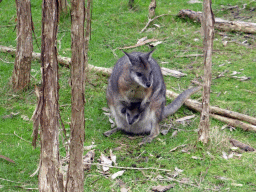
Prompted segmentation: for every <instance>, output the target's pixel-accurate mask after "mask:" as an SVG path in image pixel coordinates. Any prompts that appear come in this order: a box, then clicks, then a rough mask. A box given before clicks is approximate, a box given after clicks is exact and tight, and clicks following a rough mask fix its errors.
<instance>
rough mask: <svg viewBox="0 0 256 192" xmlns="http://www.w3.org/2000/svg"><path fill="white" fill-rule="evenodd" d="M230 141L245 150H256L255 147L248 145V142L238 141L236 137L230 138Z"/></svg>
mask: <svg viewBox="0 0 256 192" xmlns="http://www.w3.org/2000/svg"><path fill="white" fill-rule="evenodd" d="M229 141H230V143H232V145H233V146H235V147H239V148H240V149H242V150H244V151H255V149H254V148H252V147H251V146H249V145H246V144H244V143H242V142H240V141H237V140H235V139H230V140H229Z"/></svg>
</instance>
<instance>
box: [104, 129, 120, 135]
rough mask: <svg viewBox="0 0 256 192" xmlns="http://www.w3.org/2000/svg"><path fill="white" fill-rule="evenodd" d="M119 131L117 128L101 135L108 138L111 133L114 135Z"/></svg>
mask: <svg viewBox="0 0 256 192" xmlns="http://www.w3.org/2000/svg"><path fill="white" fill-rule="evenodd" d="M119 130H121V129H120V128H118V127H117V128H114V129H111V130H109V131H106V132H104V133H103V135H105V136H106V137H109V136H110V135H112V134H113V133H115V132H117V131H119Z"/></svg>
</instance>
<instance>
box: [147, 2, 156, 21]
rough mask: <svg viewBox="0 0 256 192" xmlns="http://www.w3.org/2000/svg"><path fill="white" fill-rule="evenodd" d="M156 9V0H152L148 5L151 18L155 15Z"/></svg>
mask: <svg viewBox="0 0 256 192" xmlns="http://www.w3.org/2000/svg"><path fill="white" fill-rule="evenodd" d="M155 9H156V0H151V3H150V4H149V7H148V17H149V18H150V19H151V18H153V17H155V14H156V13H155Z"/></svg>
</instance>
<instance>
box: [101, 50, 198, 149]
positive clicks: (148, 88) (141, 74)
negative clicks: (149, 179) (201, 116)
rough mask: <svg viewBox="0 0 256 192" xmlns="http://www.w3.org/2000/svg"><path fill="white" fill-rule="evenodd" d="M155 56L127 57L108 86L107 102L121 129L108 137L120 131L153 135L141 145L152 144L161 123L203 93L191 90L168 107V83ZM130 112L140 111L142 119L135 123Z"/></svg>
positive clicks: (119, 62)
mask: <svg viewBox="0 0 256 192" xmlns="http://www.w3.org/2000/svg"><path fill="white" fill-rule="evenodd" d="M124 53H125V52H124ZM152 53H153V51H151V52H149V53H141V52H133V53H129V54H128V53H125V56H123V57H122V58H120V59H119V60H118V61H117V63H116V65H115V66H114V68H113V71H112V74H111V76H110V78H109V82H108V88H107V102H108V105H109V107H110V111H111V114H112V116H113V117H114V118H115V121H116V125H117V128H115V129H112V130H110V131H107V132H105V133H104V135H105V136H109V135H111V134H113V133H115V132H116V131H118V130H124V131H126V132H130V133H135V134H142V133H149V136H148V137H145V138H144V139H143V141H142V143H141V144H144V143H147V142H151V141H152V139H153V138H154V137H156V136H157V135H158V134H159V122H160V121H161V120H162V119H163V118H165V117H167V116H168V115H171V114H173V113H175V112H176V111H177V110H178V109H179V108H180V107H181V106H182V104H183V103H184V102H185V100H186V99H187V98H188V97H189V96H190V95H192V94H193V93H195V92H196V91H198V90H199V89H201V87H194V88H191V89H188V90H186V91H184V92H183V93H181V94H180V95H179V96H178V97H177V98H176V99H175V100H174V101H173V102H172V103H171V104H169V105H168V106H165V102H166V96H165V95H166V88H165V83H164V80H163V75H162V72H161V69H160V66H159V65H158V64H157V62H156V61H155V60H154V59H153V58H152V56H151V55H152ZM127 110H128V112H129V111H130V112H131V111H134V110H135V111H136V110H137V113H138V116H137V117H136V118H135V119H134V120H131V119H129V118H128V117H127V115H128V113H127ZM134 117H135V116H134Z"/></svg>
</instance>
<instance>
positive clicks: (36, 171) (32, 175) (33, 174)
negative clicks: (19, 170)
mask: <svg viewBox="0 0 256 192" xmlns="http://www.w3.org/2000/svg"><path fill="white" fill-rule="evenodd" d="M40 167H41V160H40V162H39V165H38V167H37V169H36V170H35V172H34V173H32V174H31V175H30V176H29V177H34V176H35V175H36V174H37V173H38V171H39V169H40Z"/></svg>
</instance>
